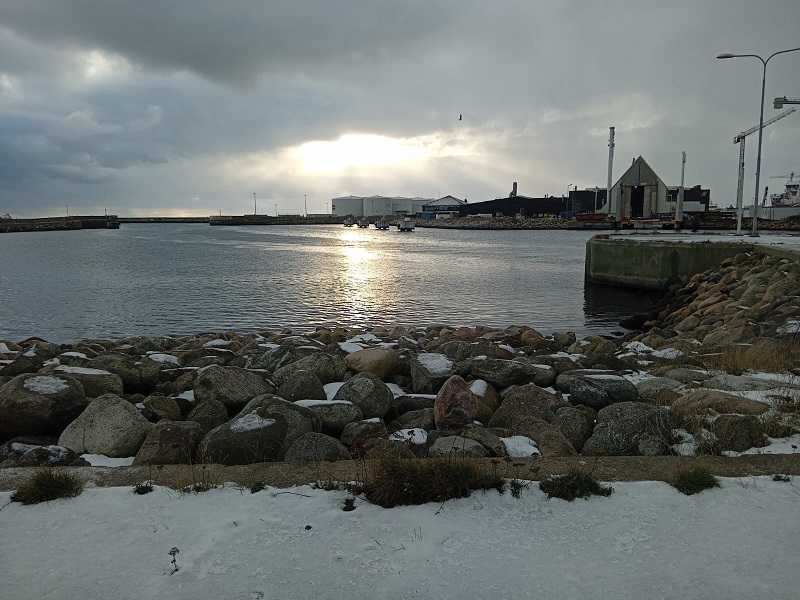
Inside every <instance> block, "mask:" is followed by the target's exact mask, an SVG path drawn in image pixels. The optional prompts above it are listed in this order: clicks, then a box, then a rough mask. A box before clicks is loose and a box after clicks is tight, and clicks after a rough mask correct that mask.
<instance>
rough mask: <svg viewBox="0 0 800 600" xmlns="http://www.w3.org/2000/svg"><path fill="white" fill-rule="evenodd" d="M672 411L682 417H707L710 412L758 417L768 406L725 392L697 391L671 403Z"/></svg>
mask: <svg viewBox="0 0 800 600" xmlns="http://www.w3.org/2000/svg"><path fill="white" fill-rule="evenodd" d="M672 410H673V411H675V413H677V414H678V415H680V416H682V417H688V416H690V415H707V414H709V413H710V412H711V413H720V414H740V415H756V416H758V415H763V414H764V413H765V412H767V411H768V410H769V406H767V405H766V404H764V403H762V402H758V401H757V400H750V399H749V398H742V397H741V396H735V395H734V394H728V393H727V392H720V391H718V390H704V389H698V390H693V391H691V392H689V393H688V394H686V395H684V396H681V397H680V398H678V399H677V400H675V402H673V403H672Z"/></svg>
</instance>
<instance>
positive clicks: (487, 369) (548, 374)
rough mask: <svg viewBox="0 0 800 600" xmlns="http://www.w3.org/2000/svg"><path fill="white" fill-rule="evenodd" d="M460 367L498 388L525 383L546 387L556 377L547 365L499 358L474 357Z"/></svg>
mask: <svg viewBox="0 0 800 600" xmlns="http://www.w3.org/2000/svg"><path fill="white" fill-rule="evenodd" d="M462 368H464V369H466V371H467V372H468V374H469V375H471V376H472V377H473V378H475V379H484V380H485V381H488V382H489V383H491V384H492V385H494V386H496V387H498V388H505V387H508V386H510V385H522V384H527V383H534V384H536V385H538V386H539V387H547V386H549V385H551V384H552V383H553V381H554V380H555V377H556V373H555V371H554V370H553V368H552V367H550V366H549V365H541V364H536V363H528V362H523V361H518V360H503V359H500V358H485V359H483V358H480V357H479V358H474V359H472V360H470V361H467V365H463V364H462Z"/></svg>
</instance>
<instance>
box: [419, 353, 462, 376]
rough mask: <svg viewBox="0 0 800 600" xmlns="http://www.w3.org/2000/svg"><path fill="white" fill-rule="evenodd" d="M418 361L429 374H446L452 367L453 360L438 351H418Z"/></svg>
mask: <svg viewBox="0 0 800 600" xmlns="http://www.w3.org/2000/svg"><path fill="white" fill-rule="evenodd" d="M417 360H418V361H419V363H420V364H421V365H422V366H423V367H425V369H427V370H428V372H429V373H430V374H431V375H434V376H436V375H446V374H447V373H449V372H450V371H452V369H453V366H454V364H453V361H452V360H450V359H449V358H448V357H447V356H445V355H444V354H439V353H438V352H420V353H419V354H417Z"/></svg>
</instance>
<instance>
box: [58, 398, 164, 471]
mask: <svg viewBox="0 0 800 600" xmlns="http://www.w3.org/2000/svg"><path fill="white" fill-rule="evenodd" d="M152 427H153V424H152V423H150V422H149V421H148V420H147V419H145V418H144V417H143V416H142V415H141V413H140V412H139V411H138V410H136V408H135V407H134V406H133V404H131V403H130V402H128V401H127V400H123V399H122V398H120V397H119V396H115V395H114V394H105V395H103V396H100V397H98V398H95V399H94V400H93V401H92V403H91V404H89V406H87V407H86V410H84V411H83V412H82V413H81V415H80V416H79V417H78V418H77V419H75V420H74V421H73V422H72V423H70V424H69V425H68V426H67V428H66V429H65V430H64V432H63V433H62V434H61V436H60V437H59V438H58V445H59V446H65V447H67V448H69V449H70V450H74V451H75V452H77V453H78V454H105V455H106V456H110V457H113V458H125V457H128V456H135V455H136V453H137V452H138V451H139V448H140V447H141V446H142V443H143V442H144V439H145V438H146V437H147V433H148V432H149V431H150V429H151V428H152Z"/></svg>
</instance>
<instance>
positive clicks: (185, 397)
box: [175, 390, 194, 402]
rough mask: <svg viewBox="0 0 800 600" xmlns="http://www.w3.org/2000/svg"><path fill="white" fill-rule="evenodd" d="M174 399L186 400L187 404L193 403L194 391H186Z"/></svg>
mask: <svg viewBox="0 0 800 600" xmlns="http://www.w3.org/2000/svg"><path fill="white" fill-rule="evenodd" d="M175 397H176V398H181V399H182V400H188V401H189V402H194V390H186V391H185V392H181V393H180V394H178V395H177V396H175Z"/></svg>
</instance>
